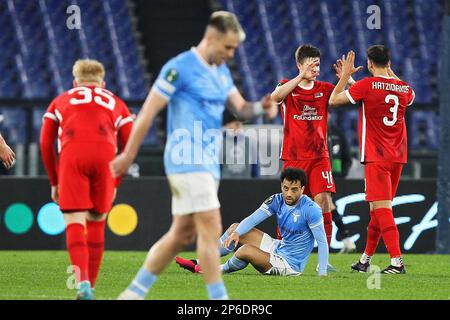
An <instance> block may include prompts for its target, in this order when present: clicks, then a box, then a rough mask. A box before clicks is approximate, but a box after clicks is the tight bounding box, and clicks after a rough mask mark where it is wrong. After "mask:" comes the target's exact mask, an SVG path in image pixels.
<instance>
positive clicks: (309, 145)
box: [279, 79, 334, 160]
mask: <svg viewBox="0 0 450 320" xmlns="http://www.w3.org/2000/svg"><path fill="white" fill-rule="evenodd" d="M288 81H289V80H286V79H283V80H281V81H280V83H279V85H283V84H285V83H286V82H288ZM333 89H334V85H332V84H331V83H327V82H322V81H314V86H313V87H312V88H311V89H305V88H303V87H300V86H297V87H296V88H295V89H294V90H293V91H292V92H291V93H289V94H288V95H287V96H286V97H285V98H284V100H283V102H282V103H281V118H282V120H283V126H284V132H283V149H282V150H281V159H282V160H309V159H320V158H329V154H328V146H327V125H328V124H327V121H328V100H329V98H330V95H331V93H332V92H333Z"/></svg>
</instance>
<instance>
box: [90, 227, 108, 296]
mask: <svg viewBox="0 0 450 320" xmlns="http://www.w3.org/2000/svg"><path fill="white" fill-rule="evenodd" d="M105 222H106V220H103V221H89V220H88V221H86V227H87V248H88V251H89V279H90V282H91V287H92V288H94V287H95V282H96V281H97V276H98V272H99V270H100V264H101V262H102V258H103V252H104V251H105Z"/></svg>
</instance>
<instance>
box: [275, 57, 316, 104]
mask: <svg viewBox="0 0 450 320" xmlns="http://www.w3.org/2000/svg"><path fill="white" fill-rule="evenodd" d="M319 64H320V62H319V59H318V58H308V59H307V60H306V63H305V66H304V68H303V70H302V71H301V72H300V73H299V74H298V76H296V77H295V78H293V79H291V80H289V81H288V82H286V83H285V84H283V85H281V86H278V87H277V88H276V89H275V90H274V91H273V92H272V94H271V95H270V97H271V98H272V100H273V101H275V102H276V103H280V102H281V101H283V100H284V98H286V96H287V95H288V94H290V93H291V92H292V91H293V90H294V89H295V88H296V87H297V86H298V85H299V84H300V82H302V81H303V80H310V79H312V78H314V77H316V76H317V72H315V71H314V68H315V67H317V66H319Z"/></svg>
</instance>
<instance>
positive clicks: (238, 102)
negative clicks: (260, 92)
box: [228, 90, 278, 119]
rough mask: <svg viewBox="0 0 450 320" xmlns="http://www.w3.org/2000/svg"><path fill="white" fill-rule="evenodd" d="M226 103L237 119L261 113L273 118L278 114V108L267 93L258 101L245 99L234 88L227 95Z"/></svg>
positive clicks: (252, 116)
mask: <svg viewBox="0 0 450 320" xmlns="http://www.w3.org/2000/svg"><path fill="white" fill-rule="evenodd" d="M228 105H229V107H230V109H231V111H232V112H233V113H235V114H236V116H237V117H238V118H239V119H251V118H254V117H256V116H260V115H263V114H267V116H268V117H269V119H273V118H275V117H276V116H277V114H278V108H277V106H276V104H275V103H273V101H272V99H271V98H270V95H268V94H267V95H265V96H264V97H262V98H261V100H260V101H246V100H245V99H244V97H242V95H241V94H240V93H239V91H237V90H235V91H234V92H233V93H231V94H230V95H229V96H228Z"/></svg>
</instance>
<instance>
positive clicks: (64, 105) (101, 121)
mask: <svg viewBox="0 0 450 320" xmlns="http://www.w3.org/2000/svg"><path fill="white" fill-rule="evenodd" d="M44 118H48V119H51V120H53V121H55V122H56V123H58V126H59V129H58V151H61V149H62V148H63V147H64V145H65V144H66V143H67V142H69V141H74V142H75V141H76V142H108V143H111V144H112V145H114V146H115V147H117V136H116V135H117V131H118V130H119V129H120V128H121V127H122V126H124V125H125V124H127V123H130V122H132V121H133V120H132V118H131V114H130V111H129V110H128V107H127V106H126V105H125V103H124V102H123V101H122V100H121V99H120V98H118V97H117V96H115V95H114V94H113V93H111V92H110V91H108V90H106V89H104V88H99V87H94V86H92V87H91V86H88V87H76V88H73V89H71V90H69V91H68V92H66V93H64V94H62V95H60V96H58V97H57V98H55V99H54V100H53V101H52V103H51V104H50V106H49V107H48V109H47V112H46V113H45V114H44Z"/></svg>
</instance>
